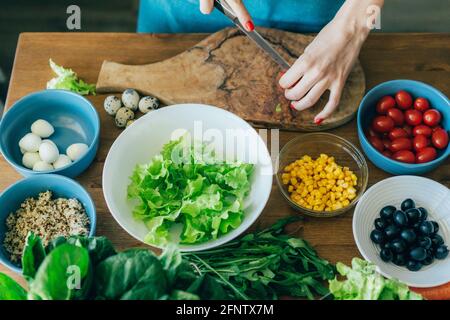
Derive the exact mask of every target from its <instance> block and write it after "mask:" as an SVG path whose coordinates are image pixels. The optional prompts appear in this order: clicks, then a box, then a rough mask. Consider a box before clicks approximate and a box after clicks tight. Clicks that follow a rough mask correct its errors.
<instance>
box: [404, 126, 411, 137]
mask: <svg viewBox="0 0 450 320" xmlns="http://www.w3.org/2000/svg"><path fill="white" fill-rule="evenodd" d="M403 129H404V130H405V131H406V132H408V135H409V136H410V137H412V135H413V134H412V133H413V129H412V127H411V126H408V125H404V126H403Z"/></svg>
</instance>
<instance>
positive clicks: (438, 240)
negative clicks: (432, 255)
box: [431, 233, 444, 248]
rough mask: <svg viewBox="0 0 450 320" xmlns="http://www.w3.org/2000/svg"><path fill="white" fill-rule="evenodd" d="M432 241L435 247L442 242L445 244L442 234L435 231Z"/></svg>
mask: <svg viewBox="0 0 450 320" xmlns="http://www.w3.org/2000/svg"><path fill="white" fill-rule="evenodd" d="M431 242H432V243H433V247H435V248H437V247H439V246H440V245H441V244H444V239H443V238H442V237H441V236H440V235H438V234H437V233H435V234H433V235H432V236H431Z"/></svg>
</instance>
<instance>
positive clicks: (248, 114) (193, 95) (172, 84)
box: [97, 28, 365, 131]
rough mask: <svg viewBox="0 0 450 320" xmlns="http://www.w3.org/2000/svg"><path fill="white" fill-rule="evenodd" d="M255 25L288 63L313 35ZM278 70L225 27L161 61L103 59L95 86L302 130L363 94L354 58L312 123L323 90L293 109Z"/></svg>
mask: <svg viewBox="0 0 450 320" xmlns="http://www.w3.org/2000/svg"><path fill="white" fill-rule="evenodd" d="M258 31H260V33H261V34H262V35H263V36H264V37H265V38H266V39H267V40H268V41H269V42H270V43H271V44H272V45H273V46H274V47H275V48H276V49H277V50H278V52H279V53H280V54H281V55H282V56H283V57H284V58H285V59H286V60H287V61H289V62H290V63H293V62H294V61H295V60H296V58H297V57H298V56H300V55H301V54H302V52H303V51H304V49H305V47H306V46H307V45H308V44H309V42H310V41H312V40H313V38H314V37H312V36H305V35H302V34H296V33H290V32H285V31H280V30H274V29H263V28H261V29H258ZM280 71H281V69H280V67H279V66H278V65H277V64H276V63H275V62H273V61H272V60H271V58H270V57H268V56H267V55H266V54H264V53H263V52H262V51H261V49H259V48H258V47H257V46H256V45H255V44H254V43H252V41H251V40H250V39H248V38H247V37H246V36H245V35H244V34H242V33H241V32H240V31H239V30H237V29H234V28H227V29H224V30H222V31H219V32H217V33H214V34H212V35H211V36H209V37H207V38H206V39H204V40H203V41H201V42H199V43H198V44H197V45H195V46H194V47H192V48H190V49H188V50H187V51H184V52H182V53H181V54H179V55H177V56H175V57H172V58H169V59H167V60H163V61H161V62H157V63H152V64H146V65H124V64H119V63H115V62H111V61H104V62H103V65H102V68H101V71H100V74H99V78H98V81H97V90H98V92H100V93H106V92H121V91H123V90H125V89H127V88H134V89H136V90H138V91H139V92H141V93H142V94H148V95H153V96H156V97H158V98H159V99H160V100H161V101H162V102H163V103H164V104H166V105H171V104H177V103H189V102H193V103H204V104H209V105H214V106H218V107H221V108H224V109H226V110H228V111H231V112H233V113H235V114H237V115H238V116H240V117H242V118H243V119H245V120H247V121H249V122H251V123H253V124H254V125H257V126H258V125H261V126H265V127H277V128H281V129H288V130H302V131H318V130H325V129H330V128H334V127H337V126H339V125H342V124H344V123H345V122H347V121H349V120H350V119H351V118H352V117H353V116H354V115H355V113H356V110H357V109H358V105H359V102H360V100H361V99H362V97H363V95H364V91H365V77H364V72H363V70H362V67H361V64H360V63H359V61H358V62H357V63H356V65H355V67H354V68H353V70H352V72H351V73H350V75H349V77H348V80H347V83H346V86H345V88H344V91H343V93H342V97H341V102H340V105H339V107H338V110H336V111H335V112H334V113H333V115H332V116H331V117H330V118H329V119H326V120H325V121H324V122H323V123H322V125H321V126H317V125H315V124H314V123H313V119H314V116H315V115H316V114H317V113H318V112H319V111H320V110H322V108H323V106H324V105H325V103H326V102H327V100H328V93H326V94H324V96H323V97H322V98H321V99H320V100H319V102H318V103H317V104H316V105H315V106H314V107H312V108H310V109H308V110H305V111H302V112H298V111H293V110H291V109H290V108H289V104H290V102H289V101H288V100H287V99H286V98H285V97H284V91H283V90H282V89H281V88H280V87H279V86H278V79H279V76H280ZM277 106H279V107H277Z"/></svg>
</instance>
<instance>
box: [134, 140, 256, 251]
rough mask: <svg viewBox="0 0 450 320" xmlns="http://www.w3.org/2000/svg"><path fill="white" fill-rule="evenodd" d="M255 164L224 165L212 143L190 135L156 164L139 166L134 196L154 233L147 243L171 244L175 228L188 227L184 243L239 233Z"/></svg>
mask: <svg viewBox="0 0 450 320" xmlns="http://www.w3.org/2000/svg"><path fill="white" fill-rule="evenodd" d="M253 169H254V168H253V165H252V164H247V163H238V162H232V163H229V162H224V161H221V160H219V159H218V157H216V156H215V154H214V150H213V148H212V147H211V146H210V145H206V144H201V143H198V142H194V143H191V140H190V139H188V138H187V137H186V136H183V137H181V138H180V139H178V140H173V141H170V142H169V143H167V144H166V145H164V147H163V148H162V151H161V154H159V155H156V156H154V157H153V158H152V159H151V161H150V163H148V164H145V165H137V166H136V168H135V170H134V172H133V174H132V175H131V177H130V180H131V182H130V184H129V186H128V198H129V199H130V200H137V205H136V206H135V208H134V210H133V216H134V218H136V219H138V220H142V221H143V222H144V223H145V224H146V226H147V228H148V229H149V232H148V234H147V236H146V237H145V242H147V243H149V244H153V245H157V246H165V245H166V244H167V243H169V242H175V241H176V239H171V237H170V234H171V232H170V230H171V228H172V227H174V226H175V225H178V224H181V225H182V226H183V228H182V230H181V234H180V242H181V243H184V244H192V243H201V242H205V241H208V240H211V239H216V238H218V237H220V236H221V235H223V234H226V233H228V232H230V231H231V230H233V229H236V228H237V227H238V226H239V225H240V224H241V223H242V220H243V218H244V211H243V207H244V205H243V203H244V199H245V197H246V196H247V195H248V193H249V191H250V177H251V175H252V172H253Z"/></svg>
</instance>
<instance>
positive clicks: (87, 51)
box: [0, 33, 450, 283]
mask: <svg viewBox="0 0 450 320" xmlns="http://www.w3.org/2000/svg"><path fill="white" fill-rule="evenodd" d="M204 37H205V35H204V34H186V35H141V34H126V33H23V34H21V35H20V38H19V41H18V46H17V51H16V57H15V62H14V68H13V71H12V76H11V83H10V86H9V92H8V97H7V101H6V108H8V107H10V106H11V105H12V104H13V103H14V102H15V101H16V100H17V99H19V98H21V97H23V96H25V95H26V94H29V93H31V92H34V91H37V90H42V89H44V88H45V85H46V82H47V81H48V80H49V79H51V78H52V77H53V74H52V72H51V70H50V68H49V67H48V59H49V58H52V59H53V60H54V61H55V62H56V63H58V64H61V65H64V66H66V67H70V68H72V69H73V70H75V71H76V72H77V73H78V75H79V76H80V77H81V78H82V79H84V80H86V81H87V82H90V83H95V82H96V80H97V76H98V72H99V70H100V66H101V64H102V61H103V60H105V59H108V60H112V61H117V62H121V63H125V64H145V63H152V62H156V61H160V60H163V59H166V58H168V57H171V56H173V55H175V54H177V53H180V52H182V51H184V50H185V49H187V48H189V47H191V46H193V45H194V44H195V43H197V42H198V41H200V40H201V39H203V38H204ZM449 57H450V34H374V35H371V36H370V37H369V39H368V40H367V42H366V43H365V45H364V47H363V49H362V52H361V57H360V58H361V62H362V65H363V67H364V69H365V72H366V79H367V83H366V87H367V88H372V87H373V86H374V85H376V84H378V83H380V82H383V81H386V80H391V79H402V78H405V79H415V80H421V81H424V82H427V83H429V84H431V85H433V86H435V87H437V88H438V89H440V90H442V91H443V92H444V93H446V94H447V95H448V94H449V93H450V81H449V76H448V75H449V71H450V60H449ZM119 76H120V75H119ZM104 98H105V96H104V95H98V96H89V97H88V99H89V100H91V101H92V103H93V104H94V105H95V106H96V108H97V110H98V112H99V114H100V118H101V135H100V148H99V151H98V154H97V156H96V158H95V161H94V163H93V164H92V165H91V166H90V168H89V169H88V170H87V171H86V172H85V173H84V174H83V175H81V176H80V177H79V178H78V179H77V180H78V181H79V182H80V183H81V184H82V185H83V186H84V187H86V189H87V190H88V191H89V192H90V194H91V195H92V197H93V199H94V201H95V203H96V205H97V215H98V218H97V234H98V235H105V236H107V237H108V238H110V239H111V240H112V242H113V243H114V245H116V246H117V248H118V249H124V248H128V247H135V246H142V245H143V244H141V243H140V242H138V241H136V240H135V239H133V238H132V237H131V236H129V235H128V234H127V233H126V232H125V231H124V230H123V229H122V228H121V227H120V226H119V225H118V224H117V223H116V222H115V220H114V219H113V218H112V216H111V214H110V213H109V211H108V209H107V207H106V203H105V200H104V198H103V193H102V180H101V176H102V168H103V163H104V161H105V158H106V155H107V154H108V150H109V148H110V146H111V144H112V143H113V141H114V139H115V138H116V137H117V136H118V135H119V133H120V132H121V130H120V129H117V128H116V127H115V126H114V124H113V121H112V118H111V117H110V116H108V115H107V114H106V112H104V110H103V100H104ZM330 132H332V133H335V134H337V135H339V136H341V137H343V138H345V139H348V140H349V141H351V142H352V143H354V144H356V145H359V143H358V138H357V134H356V120H353V121H352V122H350V123H348V124H347V125H345V126H343V127H341V128H338V129H335V130H331V131H330ZM299 134H301V133H295V132H281V133H280V147H282V146H283V145H284V144H285V143H286V142H287V141H288V140H290V139H292V138H293V137H295V136H297V135H299ZM369 172H370V175H369V186H370V185H372V184H374V183H376V182H378V181H380V180H382V179H384V178H387V177H388V176H389V175H388V174H387V173H385V172H383V171H381V170H379V169H378V168H376V167H375V166H373V165H372V163H370V162H369ZM427 177H429V178H431V179H434V180H436V181H438V182H440V183H443V184H445V185H446V186H450V161H448V160H447V161H446V163H445V164H444V165H442V166H441V167H440V168H438V169H437V170H435V171H433V172H431V173H429V174H427ZM18 179H20V175H19V174H18V173H16V172H15V171H14V169H13V168H11V167H10V166H9V165H8V164H7V162H6V161H5V160H4V159H3V158H0V191H2V190H4V189H5V188H6V187H8V186H9V185H10V184H12V183H13V182H15V181H17V180H18ZM293 214H295V212H294V211H293V210H292V209H291V208H290V207H289V206H288V204H287V203H286V201H285V200H284V199H283V198H282V196H281V194H280V192H279V191H278V190H277V187H276V185H275V184H274V185H273V187H272V194H271V197H270V199H269V202H268V204H267V206H266V208H265V209H264V212H263V213H262V215H261V217H260V218H259V220H258V221H257V222H256V223H255V225H254V226H253V228H262V227H265V226H269V225H270V224H272V223H273V222H275V221H276V220H277V219H279V218H280V217H284V216H287V215H293ZM351 221H352V212H348V213H346V214H344V215H342V216H339V217H335V218H327V219H313V218H306V219H305V221H304V222H303V229H302V231H300V232H299V235H301V236H303V237H304V238H305V239H307V240H308V241H310V242H311V243H312V244H313V245H314V247H315V248H316V249H317V250H318V252H319V254H320V255H321V256H323V257H325V258H327V259H329V260H330V261H331V262H337V261H343V262H344V263H349V262H350V260H351V258H352V257H354V256H359V252H358V249H357V247H356V245H355V242H354V240H353V234H352V223H351ZM0 272H6V273H7V274H9V275H12V276H13V278H15V279H18V280H19V281H21V282H22V283H23V280H21V279H20V276H19V275H17V274H12V273H11V272H10V271H8V270H7V269H6V268H4V267H0Z"/></svg>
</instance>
